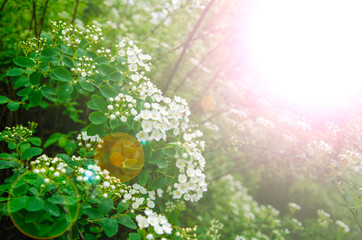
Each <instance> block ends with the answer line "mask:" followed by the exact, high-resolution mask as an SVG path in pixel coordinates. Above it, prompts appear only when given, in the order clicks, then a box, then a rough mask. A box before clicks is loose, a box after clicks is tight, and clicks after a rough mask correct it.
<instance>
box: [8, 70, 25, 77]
mask: <svg viewBox="0 0 362 240" xmlns="http://www.w3.org/2000/svg"><path fill="white" fill-rule="evenodd" d="M24 72H25V70H24V69H22V68H12V69H10V70H9V71H8V72H7V73H6V74H7V75H8V76H12V77H14V76H19V75H21V74H23V73H24Z"/></svg>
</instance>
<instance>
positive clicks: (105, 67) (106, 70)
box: [100, 64, 115, 76]
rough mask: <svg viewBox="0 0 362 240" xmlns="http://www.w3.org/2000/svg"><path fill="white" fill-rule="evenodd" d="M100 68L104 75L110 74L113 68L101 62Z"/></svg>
mask: <svg viewBox="0 0 362 240" xmlns="http://www.w3.org/2000/svg"><path fill="white" fill-rule="evenodd" d="M100 68H101V71H102V73H104V75H107V76H108V75H110V74H111V73H112V72H114V70H115V69H114V68H112V67H110V66H109V65H107V64H101V65H100Z"/></svg>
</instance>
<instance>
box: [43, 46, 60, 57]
mask: <svg viewBox="0 0 362 240" xmlns="http://www.w3.org/2000/svg"><path fill="white" fill-rule="evenodd" d="M41 55H42V56H43V57H47V58H50V57H55V56H57V55H58V51H57V49H55V48H52V47H46V48H44V49H43V51H41Z"/></svg>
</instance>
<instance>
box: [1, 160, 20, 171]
mask: <svg viewBox="0 0 362 240" xmlns="http://www.w3.org/2000/svg"><path fill="white" fill-rule="evenodd" d="M17 165H18V162H16V161H4V160H0V169H6V168H12V167H16V166H17Z"/></svg>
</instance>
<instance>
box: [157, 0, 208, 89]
mask: <svg viewBox="0 0 362 240" xmlns="http://www.w3.org/2000/svg"><path fill="white" fill-rule="evenodd" d="M214 3H215V0H211V1H210V2H209V3H208V4H207V6H206V8H205V9H204V11H203V12H202V13H201V16H200V18H199V19H198V21H197V22H196V24H195V26H194V28H193V29H192V31H191V32H190V34H189V35H188V37H187V40H186V42H185V45H184V47H183V49H182V52H181V54H180V56H179V58H178V59H177V62H176V64H175V65H174V67H173V69H172V72H171V75H170V77H169V78H168V80H167V82H166V85H165V87H164V88H163V92H164V93H166V91H167V89H168V87H169V85H170V83H171V82H172V79H173V77H174V76H175V74H176V72H177V69H178V68H179V66H180V63H181V61H182V59H183V58H184V56H185V53H186V50H187V49H188V47H189V45H190V42H191V39H192V38H193V36H194V34H195V33H196V31H197V30H198V28H199V27H200V25H201V23H202V21H203V20H204V18H205V16H206V14H207V13H208V12H209V10H210V8H211V6H212V5H213V4H214Z"/></svg>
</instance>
